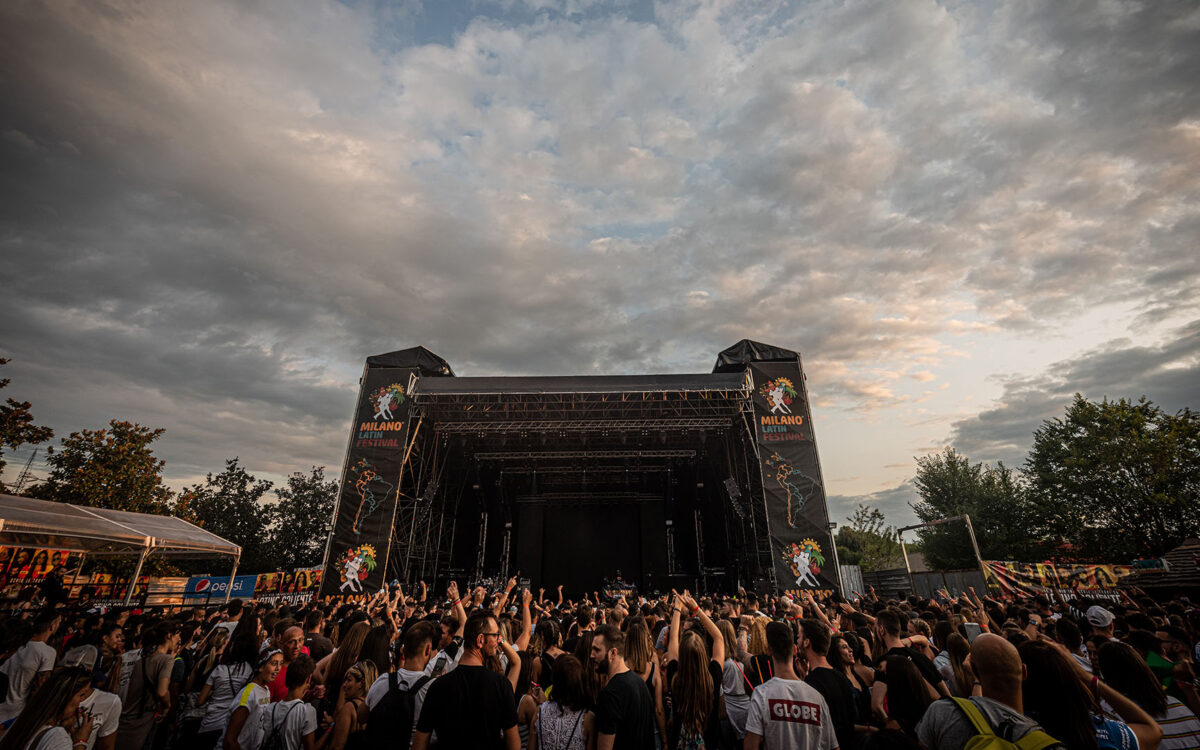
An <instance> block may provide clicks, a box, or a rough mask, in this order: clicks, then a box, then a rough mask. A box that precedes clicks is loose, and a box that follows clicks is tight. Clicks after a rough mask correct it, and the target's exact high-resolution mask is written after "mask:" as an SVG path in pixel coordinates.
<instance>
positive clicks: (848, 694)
mask: <svg viewBox="0 0 1200 750" xmlns="http://www.w3.org/2000/svg"><path fill="white" fill-rule="evenodd" d="M804 681H805V682H807V683H808V684H809V685H812V686H813V687H815V688H816V689H817V692H818V693H820V694H821V695H823V696H824V697H825V703H826V705H828V706H829V719H830V721H832V722H833V731H834V733H835V734H836V735H837V739H838V746H839V747H844V748H847V749H848V748H851V747H854V686H853V685H851V684H850V680H849V678H847V677H846V675H844V674H842V673H841V672H838V671H835V670H832V669H830V668H829V667H817V668H816V669H813V670H811V671H809V673H808V676H807V677H805V678H804Z"/></svg>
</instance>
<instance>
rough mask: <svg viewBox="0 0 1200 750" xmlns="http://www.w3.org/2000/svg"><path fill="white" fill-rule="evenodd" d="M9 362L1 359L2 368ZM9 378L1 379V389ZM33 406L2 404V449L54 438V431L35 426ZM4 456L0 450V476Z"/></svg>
mask: <svg viewBox="0 0 1200 750" xmlns="http://www.w3.org/2000/svg"><path fill="white" fill-rule="evenodd" d="M8 362H9V360H7V359H4V358H2V357H0V366H3V365H6V364H8ZM10 382H11V381H10V379H9V378H2V379H0V389H2V388H5V387H6V386H7V385H8V384H9V383H10ZM32 406H33V405H32V404H30V403H29V402H28V401H17V400H16V399H12V398H10V399H6V400H5V402H4V403H3V404H0V449H2V448H9V449H10V450H16V449H17V448H20V447H21V446H22V445H37V444H38V443H44V442H46V441H47V440H49V439H50V438H52V437H54V430H52V429H50V428H49V427H42V426H39V425H36V424H34V422H33V413H32V412H31V411H30V408H31V407H32ZM3 456H4V454H3V451H2V450H0V475H3V473H4V466H5V462H4V457H3ZM2 491H4V483H3V482H2V481H0V492H2Z"/></svg>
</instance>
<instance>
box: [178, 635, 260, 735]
mask: <svg viewBox="0 0 1200 750" xmlns="http://www.w3.org/2000/svg"><path fill="white" fill-rule="evenodd" d="M214 630H219V631H221V632H224V633H228V632H229V631H228V630H226V629H225V628H214ZM257 640H258V636H256V635H252V634H251V633H249V632H245V631H243V632H242V634H241V635H239V636H236V637H231V638H230V640H229V647H228V648H227V649H226V650H225V655H224V657H223V658H222V659H221V663H220V664H218V665H217V666H215V667H213V669H212V671H211V672H209V673H208V676H207V677H206V678H205V679H204V686H203V687H201V688H200V695H199V696H197V698H196V705H197V706H200V707H203V708H204V717H203V718H201V719H200V726H199V728H198V729H197V730H196V732H197V734H196V741H195V743H194V744H193V745H192V747H193V748H196V750H201V748H205V749H209V748H212V747H214V746H216V744H217V741H218V740H220V739H221V736H222V735H224V734H225V727H226V726H228V724H229V714H230V710H231V708H232V707H233V701H234V699H235V698H237V694H238V693H239V692H241V689H242V688H243V687H245V686H246V683H247V682H249V681H250V678H251V677H253V676H254V662H255V661H257V660H258V643H257V642H256V641H257Z"/></svg>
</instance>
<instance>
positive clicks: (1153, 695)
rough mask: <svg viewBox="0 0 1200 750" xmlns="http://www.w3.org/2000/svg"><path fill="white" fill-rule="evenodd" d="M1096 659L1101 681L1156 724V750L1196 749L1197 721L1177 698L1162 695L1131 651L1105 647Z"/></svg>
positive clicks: (1158, 684)
mask: <svg viewBox="0 0 1200 750" xmlns="http://www.w3.org/2000/svg"><path fill="white" fill-rule="evenodd" d="M1099 658H1100V671H1101V672H1102V673H1103V675H1104V681H1105V682H1107V683H1108V684H1109V685H1110V686H1111V687H1112V688H1113V689H1115V690H1116V691H1117V692H1118V693H1121V694H1122V695H1124V696H1125V697H1126V698H1128V699H1129V700H1131V701H1133V702H1134V703H1136V704H1137V705H1138V706H1139V707H1141V709H1142V710H1143V711H1145V712H1146V713H1148V714H1150V716H1152V717H1153V718H1154V720H1155V721H1156V722H1158V726H1159V727H1160V728H1161V729H1162V732H1163V738H1162V743H1161V744H1160V745H1159V746H1158V747H1159V750H1193V749H1197V748H1200V720H1198V719H1197V718H1196V714H1194V713H1192V711H1191V709H1189V708H1188V707H1187V706H1185V705H1183V703H1182V702H1181V701H1180V700H1179V699H1178V698H1175V697H1173V696H1170V695H1167V694H1166V693H1165V692H1164V691H1163V688H1162V683H1161V682H1159V679H1158V678H1157V677H1156V676H1155V675H1154V672H1152V671H1151V670H1150V667H1149V666H1147V664H1146V662H1145V661H1143V660H1142V657H1141V656H1139V655H1138V652H1137V651H1135V650H1134V649H1133V647H1131V646H1129V645H1128V644H1125V643H1106V644H1104V645H1103V646H1101V647H1100V654H1099Z"/></svg>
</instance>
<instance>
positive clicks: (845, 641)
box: [826, 633, 872, 732]
mask: <svg viewBox="0 0 1200 750" xmlns="http://www.w3.org/2000/svg"><path fill="white" fill-rule="evenodd" d="M852 641H853V643H855V644H859V648H862V646H861V643H860V641H859V640H858V636H856V635H855V634H854V633H844V634H841V635H835V636H833V637H832V638H830V639H829V654H828V656H827V657H826V658H827V659H829V666H831V667H833V668H834V669H835V670H836V671H838V672H841V673H842V674H844V675H846V679H848V680H850V688H851V689H852V690H853V691H854V730H855V731H856V732H866V731H869V730H868V727H869V726H870V723H871V681H872V680H871V679H865V678H864V677H863V675H862V674H860V673H859V671H858V665H857V664H856V663H855V661H854V646H853V645H852V643H851V642H852Z"/></svg>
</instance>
